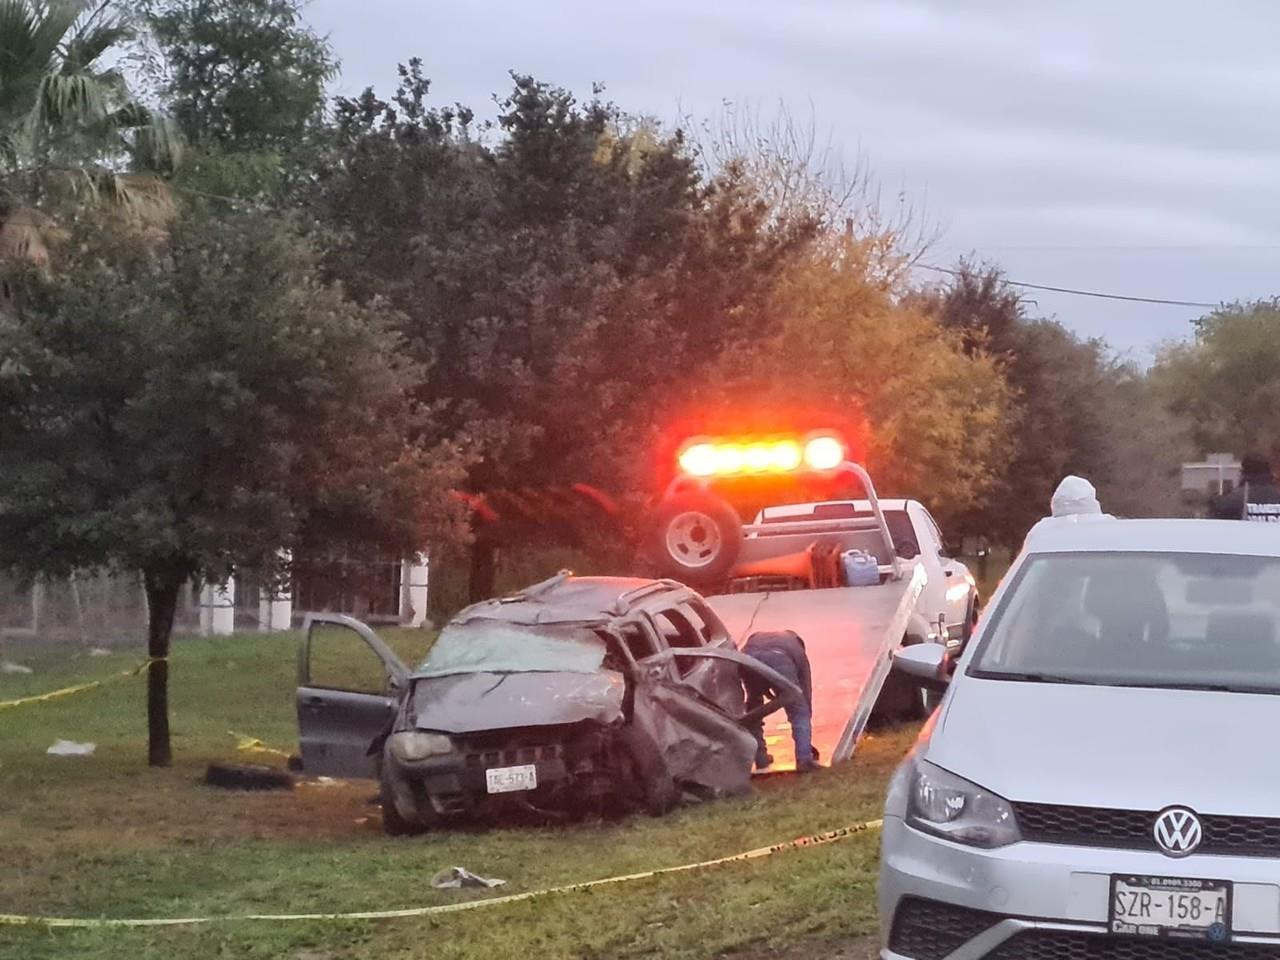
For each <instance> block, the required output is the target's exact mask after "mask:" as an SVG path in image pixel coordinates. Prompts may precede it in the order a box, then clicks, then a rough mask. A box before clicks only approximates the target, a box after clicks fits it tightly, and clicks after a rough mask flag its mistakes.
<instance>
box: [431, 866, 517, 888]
mask: <svg viewBox="0 0 1280 960" xmlns="http://www.w3.org/2000/svg"><path fill="white" fill-rule="evenodd" d="M506 882H507V881H505V880H495V879H491V878H489V877H481V876H477V875H476V874H474V873H472V872H471V871H470V870H466V869H464V868H462V867H450V868H449V869H447V870H441V871H440V872H439V873H437V874H436V875H435V876H434V877H432V878H431V886H433V887H434V888H435V889H437V890H460V889H462V888H463V887H484V888H485V889H490V888H492V887H500V886H502V885H503V884H504V883H506Z"/></svg>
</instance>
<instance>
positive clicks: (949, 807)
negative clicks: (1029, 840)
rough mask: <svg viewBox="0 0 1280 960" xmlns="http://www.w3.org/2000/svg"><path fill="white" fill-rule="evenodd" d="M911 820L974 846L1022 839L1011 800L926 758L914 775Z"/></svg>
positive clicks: (920, 827) (928, 830) (909, 796)
mask: <svg viewBox="0 0 1280 960" xmlns="http://www.w3.org/2000/svg"><path fill="white" fill-rule="evenodd" d="M907 823H909V824H910V825H911V826H913V827H915V828H916V829H917V830H922V831H924V832H925V833H932V834H934V835H935V836H939V837H944V838H946V839H947V840H954V841H955V842H956V843H963V844H966V845H968V846H971V847H986V848H992V847H1005V846H1008V845H1009V844H1011V843H1017V842H1018V841H1019V840H1021V839H1022V833H1021V832H1020V831H1019V830H1018V821H1017V820H1016V819H1015V818H1014V815H1013V807H1012V806H1010V805H1009V801H1007V800H1005V799H1004V798H1003V797H998V796H996V795H995V794H994V793H991V792H990V791H989V790H984V789H983V788H982V787H980V786H978V785H977V784H976V783H970V782H969V781H968V780H965V779H962V778H961V777H957V776H956V775H955V774H952V773H947V771H945V770H943V769H942V768H941V767H935V766H934V765H933V764H931V763H928V762H927V761H923V760H922V761H920V762H919V763H917V764H916V767H915V771H914V772H913V774H912V777H911V785H910V789H909V790H908V793H907Z"/></svg>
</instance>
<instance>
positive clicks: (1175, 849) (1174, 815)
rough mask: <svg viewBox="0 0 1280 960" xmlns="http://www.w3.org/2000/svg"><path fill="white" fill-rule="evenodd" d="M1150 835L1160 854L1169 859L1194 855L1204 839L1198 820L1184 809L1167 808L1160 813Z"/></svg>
mask: <svg viewBox="0 0 1280 960" xmlns="http://www.w3.org/2000/svg"><path fill="white" fill-rule="evenodd" d="M1151 833H1152V836H1154V837H1155V840H1156V846H1158V847H1159V848H1160V852H1161V853H1163V854H1165V856H1169V857H1186V856H1189V855H1190V854H1193V853H1195V852H1196V848H1197V847H1199V846H1200V841H1201V840H1203V839H1204V828H1203V827H1202V826H1201V825H1200V818H1199V817H1197V816H1196V815H1195V813H1194V812H1193V811H1191V810H1188V809H1187V808H1186V807H1169V808H1168V809H1167V810H1162V811H1160V814H1159V815H1158V816H1157V817H1156V825H1155V828H1154V829H1153V830H1152V831H1151Z"/></svg>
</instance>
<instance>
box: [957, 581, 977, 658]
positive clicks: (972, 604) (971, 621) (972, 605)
mask: <svg viewBox="0 0 1280 960" xmlns="http://www.w3.org/2000/svg"><path fill="white" fill-rule="evenodd" d="M981 606H982V598H981V597H979V596H978V595H977V593H974V595H973V599H972V600H970V601H969V610H968V613H967V614H966V616H965V621H964V632H963V633H961V634H960V637H961V643H960V649H961V650H964V649H965V648H966V647H968V646H969V640H970V639H971V638H972V637H973V631H974V630H976V629H977V627H978V610H979V609H980V608H981Z"/></svg>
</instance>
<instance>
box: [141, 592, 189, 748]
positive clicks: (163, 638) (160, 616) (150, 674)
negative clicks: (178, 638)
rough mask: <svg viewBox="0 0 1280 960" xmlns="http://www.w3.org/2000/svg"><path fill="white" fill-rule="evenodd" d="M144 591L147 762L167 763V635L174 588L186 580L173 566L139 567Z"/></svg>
mask: <svg viewBox="0 0 1280 960" xmlns="http://www.w3.org/2000/svg"><path fill="white" fill-rule="evenodd" d="M142 580H143V585H144V587H145V588H146V591H147V656H148V657H150V658H151V665H150V666H149V667H148V668H147V762H148V763H149V764H150V765H151V766H153V767H167V766H169V764H170V763H171V762H172V761H173V751H172V749H171V747H170V745H169V638H170V637H171V636H172V634H173V617H174V614H175V613H176V612H177V609H178V592H179V591H180V590H181V589H182V584H183V583H184V582H185V581H186V576H185V575H184V573H183V571H182V570H181V569H179V568H175V567H155V568H152V569H149V570H145V571H143V575H142Z"/></svg>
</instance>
